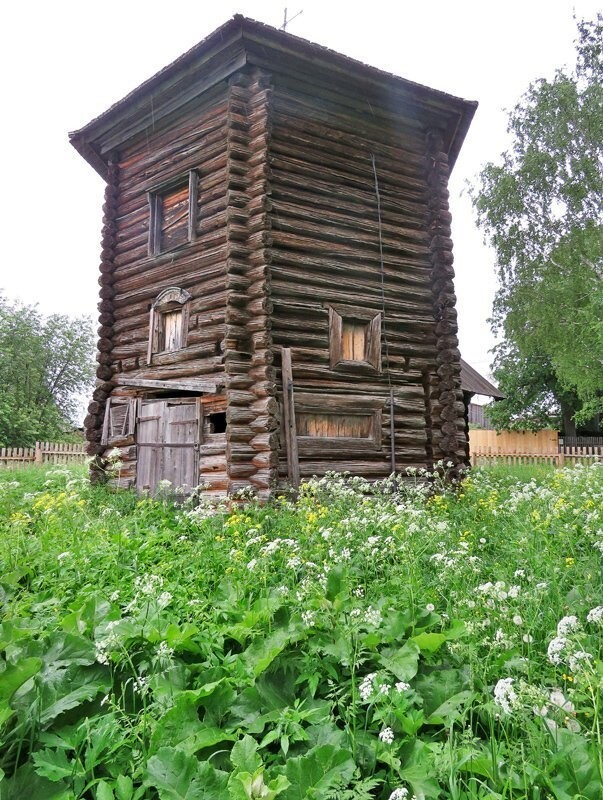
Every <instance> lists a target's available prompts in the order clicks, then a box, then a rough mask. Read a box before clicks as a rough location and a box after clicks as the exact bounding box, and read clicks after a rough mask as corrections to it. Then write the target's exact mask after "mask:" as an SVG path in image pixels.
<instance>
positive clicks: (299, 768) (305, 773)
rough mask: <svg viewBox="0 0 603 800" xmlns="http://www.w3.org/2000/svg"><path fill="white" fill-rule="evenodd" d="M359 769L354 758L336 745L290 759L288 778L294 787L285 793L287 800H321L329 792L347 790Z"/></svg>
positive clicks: (285, 799)
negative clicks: (347, 785) (345, 788)
mask: <svg viewBox="0 0 603 800" xmlns="http://www.w3.org/2000/svg"><path fill="white" fill-rule="evenodd" d="M355 768H356V765H355V763H354V760H353V758H352V754H351V753H349V752H347V751H346V750H338V749H336V748H335V747H333V746H332V745H323V746H322V747H317V748H315V749H313V750H310V751H309V752H308V753H307V754H306V755H304V756H299V757H298V758H290V759H289V760H288V761H287V764H286V766H285V775H286V777H287V778H288V780H289V782H290V784H291V785H290V786H289V787H288V788H287V789H286V790H285V792H284V794H283V796H282V797H283V800H310V799H311V800H320V798H321V797H323V796H324V795H325V793H326V792H327V791H328V790H330V789H334V788H338V787H344V786H346V784H347V783H349V781H350V780H351V778H352V776H353V774H354V770H355Z"/></svg>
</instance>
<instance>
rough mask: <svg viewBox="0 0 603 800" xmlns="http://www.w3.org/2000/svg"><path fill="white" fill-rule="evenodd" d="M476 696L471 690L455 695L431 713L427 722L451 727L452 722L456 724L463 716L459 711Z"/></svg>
mask: <svg viewBox="0 0 603 800" xmlns="http://www.w3.org/2000/svg"><path fill="white" fill-rule="evenodd" d="M474 696H475V695H474V693H473V692H472V691H470V690H469V689H465V690H464V691H462V692H457V693H456V694H453V695H452V697H449V698H448V699H447V700H445V701H444V702H443V703H442V704H441V705H439V706H438V707H437V708H436V709H434V710H433V711H432V712H431V714H430V715H429V716H428V717H427V719H426V722H427V723H428V724H429V725H446V726H449V725H450V723H451V722H455V721H456V720H457V719H459V717H460V716H461V714H460V710H459V709H460V708H461V707H462V706H465V705H467V704H468V703H469V702H470V701H471V700H472V698H473V697H474Z"/></svg>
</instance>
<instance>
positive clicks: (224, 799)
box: [144, 747, 228, 800]
mask: <svg viewBox="0 0 603 800" xmlns="http://www.w3.org/2000/svg"><path fill="white" fill-rule="evenodd" d="M144 781H145V786H153V787H155V788H156V789H157V791H158V792H159V797H160V798H161V800H228V792H227V789H226V786H227V783H228V775H227V773H225V772H219V771H218V770H216V769H214V767H213V766H212V765H211V764H209V763H208V762H207V761H205V762H203V763H199V761H197V759H196V758H195V757H194V756H189V755H187V754H186V753H184V752H182V750H178V749H177V748H174V747H162V748H161V750H159V752H158V753H157V755H155V756H152V758H150V759H149V761H148V762H147V766H146V770H145V778H144Z"/></svg>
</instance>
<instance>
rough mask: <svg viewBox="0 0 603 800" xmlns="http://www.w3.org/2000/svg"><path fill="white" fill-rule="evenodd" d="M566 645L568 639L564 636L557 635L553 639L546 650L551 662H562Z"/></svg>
mask: <svg viewBox="0 0 603 800" xmlns="http://www.w3.org/2000/svg"><path fill="white" fill-rule="evenodd" d="M566 647H567V639H565V638H564V637H563V636H556V637H555V638H554V639H551V641H550V642H549V646H548V648H547V652H546V654H547V658H548V660H549V661H550V662H551V664H560V663H561V653H563V651H564V650H565V649H566Z"/></svg>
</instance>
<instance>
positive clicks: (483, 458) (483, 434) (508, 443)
mask: <svg viewBox="0 0 603 800" xmlns="http://www.w3.org/2000/svg"><path fill="white" fill-rule="evenodd" d="M469 445H470V450H471V464H472V465H473V466H483V465H485V464H492V463H494V462H496V463H498V464H554V465H555V466H558V467H563V466H567V465H569V464H578V463H592V462H593V461H599V462H601V463H603V446H602V445H600V444H588V445H586V446H582V447H576V446H572V447H569V446H567V445H565V444H564V445H561V444H559V442H558V434H557V431H554V430H543V431H535V432H532V431H502V432H501V433H497V432H496V431H489V430H470V431H469Z"/></svg>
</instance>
